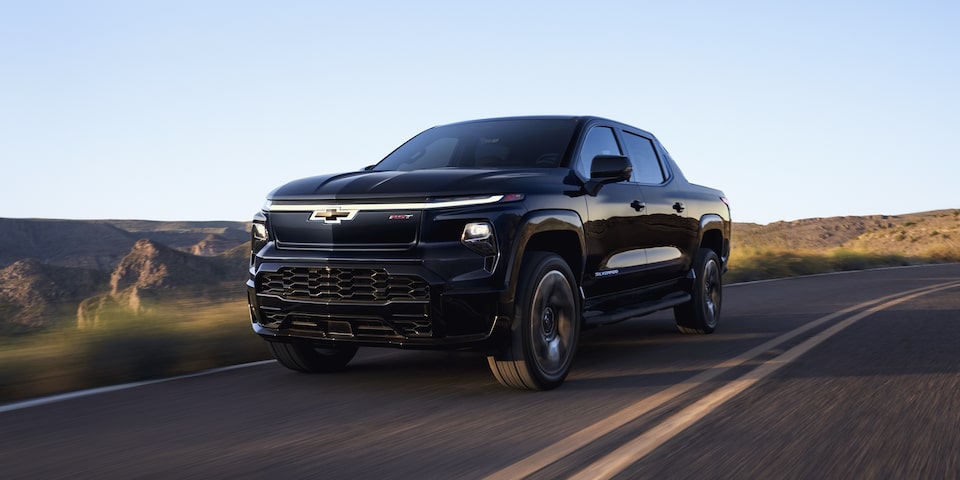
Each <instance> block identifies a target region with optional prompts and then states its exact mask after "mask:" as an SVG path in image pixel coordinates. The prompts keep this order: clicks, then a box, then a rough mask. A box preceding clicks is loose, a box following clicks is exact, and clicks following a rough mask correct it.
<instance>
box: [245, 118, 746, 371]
mask: <svg viewBox="0 0 960 480" xmlns="http://www.w3.org/2000/svg"><path fill="white" fill-rule="evenodd" d="M729 254H730V209H729V206H728V204H727V200H726V199H725V198H724V195H723V193H722V192H720V191H719V190H714V189H712V188H707V187H702V186H699V185H694V184H691V183H689V182H688V181H687V180H686V179H685V178H684V176H683V174H682V173H681V172H680V169H679V168H678V167H677V164H676V163H674V161H673V159H672V158H671V157H670V154H669V153H667V151H666V149H664V148H663V146H662V145H661V144H660V142H659V141H658V140H657V139H656V138H655V137H654V136H653V135H651V134H650V133H648V132H646V131H643V130H640V129H637V128H634V127H631V126H628V125H624V124H621V123H618V122H614V121H611V120H607V119H603V118H597V117H555V116H551V117H514V118H497V119H487V120H476V121H469V122H462V123H455V124H451V125H445V126H440V127H434V128H431V129H429V130H426V131H424V132H423V133H421V134H419V135H417V136H416V137H414V138H412V139H411V140H409V141H407V142H406V143H404V144H403V145H402V146H400V147H399V148H397V149H396V150H395V151H393V152H392V153H391V154H389V155H388V156H387V157H386V158H384V159H383V160H382V161H380V163H378V164H376V165H372V166H370V167H367V168H365V169H364V170H362V171H355V172H350V173H341V174H334V175H322V176H317V177H311V178H305V179H301V180H296V181H293V182H290V183H288V184H286V185H284V186H282V187H280V188H278V189H276V190H274V191H273V192H272V193H270V194H269V197H268V199H267V203H266V204H265V206H264V207H263V210H262V211H261V212H259V213H258V214H257V215H256V216H255V217H254V220H253V229H252V253H251V258H250V278H249V280H248V281H247V287H248V298H249V303H250V313H251V317H252V322H253V329H254V331H255V332H256V333H257V334H259V335H260V336H261V337H262V338H263V339H265V340H266V341H267V344H268V345H269V346H270V349H271V350H272V352H273V354H274V356H275V357H276V358H277V360H278V361H279V362H280V363H281V364H283V365H284V366H286V367H288V368H290V369H293V370H297V371H302V372H328V371H335V370H340V369H342V368H344V367H345V366H346V365H347V363H348V362H349V361H350V360H351V359H352V358H353V356H354V354H355V353H356V351H357V348H358V347H359V346H378V347H400V348H456V349H462V348H471V349H475V350H477V351H479V352H481V353H482V354H486V355H487V356H488V361H489V364H490V369H491V370H492V371H493V373H494V375H495V376H496V378H497V379H498V380H499V381H500V383H502V384H503V385H506V386H509V387H514V388H521V389H531V390H546V389H551V388H555V387H557V386H558V385H560V384H561V383H562V382H563V381H564V379H565V378H566V376H567V373H568V372H569V370H570V364H571V362H572V360H573V356H574V352H575V351H576V348H577V338H578V336H579V333H580V331H581V329H583V328H584V327H588V326H593V325H602V324H607V323H613V322H618V321H621V320H626V319H629V318H633V317H637V316H641V315H645V314H648V313H652V312H654V311H657V310H662V309H667V308H673V310H674V313H675V317H676V322H677V327H678V328H679V330H680V331H681V332H683V333H710V332H712V331H713V330H714V329H715V328H716V326H717V322H718V320H719V318H720V305H721V298H722V296H721V293H722V288H721V276H722V274H723V272H724V271H725V270H726V265H727V259H728V257H729Z"/></svg>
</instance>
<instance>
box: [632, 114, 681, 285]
mask: <svg viewBox="0 0 960 480" xmlns="http://www.w3.org/2000/svg"><path fill="white" fill-rule="evenodd" d="M620 133H621V139H622V143H623V145H624V147H625V149H626V151H627V156H629V157H630V161H631V163H632V164H633V167H634V170H633V178H631V180H632V181H634V182H636V185H637V187H638V188H639V189H640V190H641V191H642V192H643V197H644V199H645V201H646V205H645V206H644V212H643V213H644V215H643V216H642V217H640V222H641V223H642V224H643V225H642V226H641V227H639V228H640V229H641V230H642V231H644V232H646V233H647V234H646V235H640V236H637V237H636V238H635V239H634V241H635V242H637V244H636V246H637V248H642V249H643V250H644V251H645V252H646V270H647V281H648V282H650V283H660V282H667V281H671V280H677V279H679V278H682V277H684V276H685V275H686V269H687V267H688V265H689V264H690V262H691V261H692V257H691V255H692V254H693V253H695V251H694V250H695V247H696V245H693V244H695V243H696V240H697V230H698V228H699V219H694V218H691V217H690V216H689V213H688V206H687V205H686V201H685V199H684V195H683V186H684V185H685V182H682V181H680V180H679V179H676V178H674V176H673V175H672V172H670V171H669V169H668V167H667V162H664V161H663V159H661V158H660V156H659V155H658V154H657V151H658V150H657V148H656V146H655V145H656V140H654V139H653V138H652V136H647V135H644V133H642V132H636V131H630V130H626V129H625V130H621V131H620ZM675 180H676V181H675Z"/></svg>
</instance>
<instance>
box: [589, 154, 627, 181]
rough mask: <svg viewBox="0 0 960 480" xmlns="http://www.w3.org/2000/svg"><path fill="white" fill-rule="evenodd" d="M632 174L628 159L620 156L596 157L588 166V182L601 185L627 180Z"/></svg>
mask: <svg viewBox="0 0 960 480" xmlns="http://www.w3.org/2000/svg"><path fill="white" fill-rule="evenodd" d="M632 173H633V165H631V164H630V159H629V158H627V157H622V156H620V155H597V156H596V157H593V162H592V163H591V164H590V180H591V181H594V182H597V183H600V184H603V185H606V184H608V183H617V182H622V181H624V180H629V179H630V175H631V174H632Z"/></svg>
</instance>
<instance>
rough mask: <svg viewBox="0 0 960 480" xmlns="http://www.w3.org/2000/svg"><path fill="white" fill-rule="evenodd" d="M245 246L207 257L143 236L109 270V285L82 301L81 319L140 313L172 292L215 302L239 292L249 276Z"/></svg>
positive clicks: (82, 321)
mask: <svg viewBox="0 0 960 480" xmlns="http://www.w3.org/2000/svg"><path fill="white" fill-rule="evenodd" d="M244 247H245V245H244V246H241V247H238V248H235V249H234V250H233V252H232V254H231V255H223V256H220V257H203V256H198V255H193V254H190V253H185V252H181V251H178V250H174V249H172V248H170V247H167V246H165V245H162V244H160V243H157V242H154V241H152V240H149V239H142V240H139V241H137V243H136V244H134V246H133V248H132V249H131V250H130V253H128V254H127V255H126V256H125V257H124V258H123V260H121V261H120V264H119V265H117V267H116V268H115V269H114V270H113V272H112V273H111V274H110V281H109V290H108V291H106V292H104V293H101V294H98V295H93V296H90V297H89V298H86V299H85V300H83V301H81V302H80V304H79V307H78V308H77V313H76V316H77V325H78V326H81V327H84V326H94V325H97V324H99V323H101V322H102V321H103V319H104V318H105V316H106V315H107V314H113V315H116V314H117V313H118V312H119V313H120V314H123V315H128V316H138V315H140V314H143V313H147V312H150V311H151V310H152V309H153V308H154V307H156V306H158V305H162V304H163V303H164V302H165V301H166V300H168V299H169V297H177V298H183V297H193V298H203V299H206V300H208V301H210V302H217V301H220V300H223V299H224V298H233V297H237V296H240V295H239V293H240V292H242V291H243V280H244V278H245V276H246V270H245V268H243V267H244V266H245V265H244V260H245V259H246V257H247V254H246V248H244ZM241 249H242V250H241ZM239 252H243V254H242V256H241V255H240V254H239Z"/></svg>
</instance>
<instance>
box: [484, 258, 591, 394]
mask: <svg viewBox="0 0 960 480" xmlns="http://www.w3.org/2000/svg"><path fill="white" fill-rule="evenodd" d="M576 285H577V284H576V281H575V280H574V277H573V272H572V271H571V270H570V267H569V266H568V265H567V263H566V262H564V260H563V259H562V258H560V256H558V255H556V254H552V253H547V252H530V253H528V254H527V255H526V258H524V260H523V265H522V266H521V268H520V277H519V282H518V286H517V294H516V299H515V302H514V315H513V322H512V324H511V327H510V337H509V339H508V341H506V342H504V343H505V344H504V345H502V346H501V347H500V348H499V349H498V350H497V352H496V353H495V354H494V355H492V356H489V357H487V362H488V363H489V364H490V370H491V371H492V372H493V375H494V376H495V377H496V378H497V380H498V381H499V382H500V383H501V384H503V385H504V386H506V387H511V388H517V389H522V390H551V389H554V388H556V387H558V386H560V384H562V383H563V381H564V379H565V378H566V377H567V373H568V372H569V371H570V364H571V363H572V362H573V356H574V353H575V351H576V349H577V339H578V337H579V335H580V296H579V295H577V294H576V292H577V286H576Z"/></svg>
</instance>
